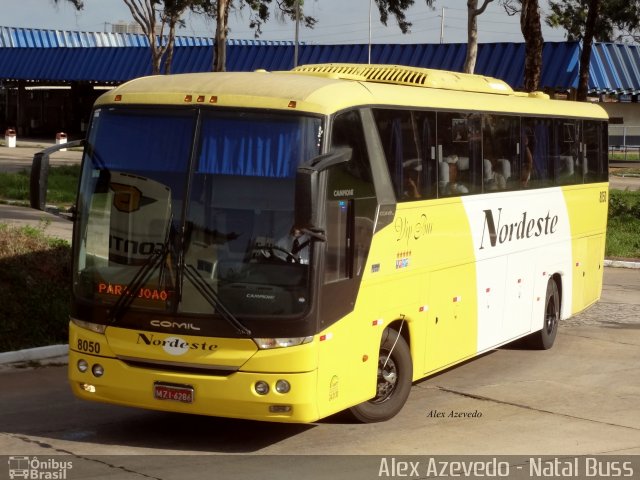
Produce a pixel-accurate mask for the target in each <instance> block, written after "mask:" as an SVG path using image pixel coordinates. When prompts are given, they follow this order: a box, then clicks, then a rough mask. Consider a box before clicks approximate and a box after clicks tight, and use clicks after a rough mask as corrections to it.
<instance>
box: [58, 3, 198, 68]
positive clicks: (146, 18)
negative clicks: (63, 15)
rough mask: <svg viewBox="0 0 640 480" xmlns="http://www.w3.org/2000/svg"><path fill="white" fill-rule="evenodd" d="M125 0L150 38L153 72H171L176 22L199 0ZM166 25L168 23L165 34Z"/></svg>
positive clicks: (145, 34) (144, 32)
mask: <svg viewBox="0 0 640 480" xmlns="http://www.w3.org/2000/svg"><path fill="white" fill-rule="evenodd" d="M69 1H72V0H69ZM123 1H124V3H125V5H127V7H129V11H130V12H131V15H132V16H133V19H134V21H135V22H136V23H137V24H138V25H140V28H141V29H142V33H143V34H144V36H145V37H147V40H148V42H149V48H150V50H151V72H152V74H154V75H157V74H159V73H161V72H164V73H166V74H168V73H171V61H172V60H173V47H174V45H175V36H176V26H177V25H178V24H179V23H180V21H181V20H180V18H181V17H182V15H183V14H184V12H185V11H186V9H187V8H190V7H191V6H192V5H193V4H194V3H196V2H197V1H198V0H164V2H163V1H162V0H123ZM165 27H168V32H167V35H166V36H165ZM163 59H164V62H163ZM162 67H164V68H162Z"/></svg>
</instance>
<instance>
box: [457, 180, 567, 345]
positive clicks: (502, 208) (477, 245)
mask: <svg viewBox="0 0 640 480" xmlns="http://www.w3.org/2000/svg"><path fill="white" fill-rule="evenodd" d="M462 200H463V203H464V206H465V210H466V212H467V218H468V219H469V225H470V228H471V234H472V236H473V242H474V253H475V256H476V261H477V264H476V276H477V278H476V282H477V291H478V337H477V338H478V352H482V351H485V350H487V349H489V348H492V347H494V346H496V345H500V344H503V343H505V342H507V341H508V340H510V339H513V338H515V337H518V336H522V335H524V334H526V333H529V332H530V331H534V330H539V329H540V328H541V326H542V317H543V311H544V305H543V304H544V297H545V292H546V285H547V281H548V279H549V276H550V275H553V274H554V273H560V274H561V275H562V276H563V290H564V291H565V292H567V294H566V295H563V305H562V314H563V318H564V317H566V316H567V315H568V312H570V311H571V294H570V292H571V287H572V282H571V272H572V269H571V264H572V251H571V225H570V222H569V217H568V212H567V207H566V203H565V199H564V195H563V193H562V190H561V189H560V188H545V189H540V190H529V191H517V192H499V193H492V194H487V195H474V196H469V197H463V198H462ZM487 289H490V290H489V291H488V292H487ZM494 289H495V290H494ZM493 293H495V294H496V295H495V296H494V295H493ZM500 306H501V307H502V308H501V309H500V308H499V307H500Z"/></svg>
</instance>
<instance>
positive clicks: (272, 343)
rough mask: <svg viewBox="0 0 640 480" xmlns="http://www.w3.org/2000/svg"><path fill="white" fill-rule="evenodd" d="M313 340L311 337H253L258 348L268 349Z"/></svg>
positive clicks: (293, 345)
mask: <svg viewBox="0 0 640 480" xmlns="http://www.w3.org/2000/svg"><path fill="white" fill-rule="evenodd" d="M312 340H313V337H312V336H311V337H290V338H254V339H253V341H254V342H255V343H256V345H257V346H258V348H259V349H260V350H269V349H272V348H286V347H295V346H297V345H302V344H305V343H309V342H311V341H312Z"/></svg>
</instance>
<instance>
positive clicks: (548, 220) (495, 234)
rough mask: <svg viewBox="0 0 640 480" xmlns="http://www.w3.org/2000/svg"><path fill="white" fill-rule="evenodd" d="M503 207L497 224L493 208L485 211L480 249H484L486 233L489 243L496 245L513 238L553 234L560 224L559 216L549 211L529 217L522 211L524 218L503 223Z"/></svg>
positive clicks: (499, 210)
mask: <svg viewBox="0 0 640 480" xmlns="http://www.w3.org/2000/svg"><path fill="white" fill-rule="evenodd" d="M501 222H502V208H499V209H498V223H497V224H496V222H495V220H494V216H493V211H492V210H485V211H484V228H483V229H482V240H481V241H480V250H483V249H484V240H485V233H487V231H488V233H489V243H490V245H491V246H492V247H495V246H496V244H497V243H500V244H503V243H505V242H511V241H513V240H523V239H525V238H531V237H540V236H541V235H552V234H554V233H555V232H556V230H557V226H558V216H557V215H554V216H551V212H549V211H547V215H546V216H544V217H538V218H530V219H527V212H522V218H521V219H520V221H518V222H513V223H505V224H502V223H501Z"/></svg>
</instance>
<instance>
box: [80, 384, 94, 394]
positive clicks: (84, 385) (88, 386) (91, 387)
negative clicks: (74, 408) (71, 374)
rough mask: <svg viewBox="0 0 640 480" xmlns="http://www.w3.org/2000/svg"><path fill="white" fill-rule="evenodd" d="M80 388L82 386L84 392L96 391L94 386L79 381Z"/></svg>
mask: <svg viewBox="0 0 640 480" xmlns="http://www.w3.org/2000/svg"><path fill="white" fill-rule="evenodd" d="M80 388H82V389H83V390H84V391H85V392H89V393H96V387H94V386H93V385H90V384H88V383H81V384H80Z"/></svg>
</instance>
